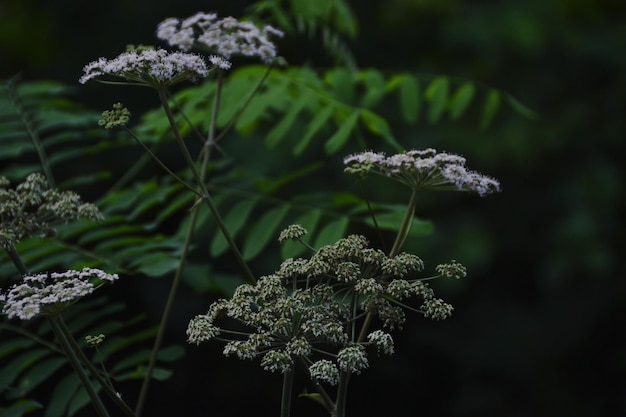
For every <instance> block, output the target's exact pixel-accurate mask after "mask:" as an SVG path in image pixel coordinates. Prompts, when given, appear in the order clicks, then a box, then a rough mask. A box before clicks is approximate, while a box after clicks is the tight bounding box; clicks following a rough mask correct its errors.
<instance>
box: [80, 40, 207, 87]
mask: <svg viewBox="0 0 626 417" xmlns="http://www.w3.org/2000/svg"><path fill="white" fill-rule="evenodd" d="M83 72H84V74H83V76H82V77H81V78H80V80H79V81H80V83H81V84H85V83H86V82H87V81H89V80H92V79H95V78H99V77H111V78H113V79H115V80H121V81H123V82H127V83H131V84H138V85H148V86H151V87H155V88H160V87H167V86H170V85H172V84H176V83H179V82H182V81H186V80H190V81H193V82H196V81H198V80H199V79H201V78H205V77H206V76H207V75H208V74H209V69H208V66H207V64H206V62H205V61H204V59H202V57H200V56H199V55H196V54H191V53H185V52H168V51H166V50H164V49H142V50H135V51H129V52H124V53H122V54H120V55H118V56H117V57H115V58H114V59H111V60H109V59H106V58H100V59H98V60H97V61H93V62H90V63H89V64H87V65H85V67H84V68H83Z"/></svg>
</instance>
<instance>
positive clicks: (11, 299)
mask: <svg viewBox="0 0 626 417" xmlns="http://www.w3.org/2000/svg"><path fill="white" fill-rule="evenodd" d="M118 278H119V277H118V275H117V274H107V273H106V272H104V271H102V270H100V269H94V268H83V269H82V270H81V271H75V270H69V271H66V272H60V273H57V272H52V273H47V274H35V275H25V276H24V277H23V278H22V282H20V283H18V284H15V285H13V286H12V287H11V288H9V290H8V291H7V292H6V293H0V303H2V304H4V306H3V307H2V313H4V314H6V315H7V316H8V317H9V318H10V319H11V318H14V317H17V318H19V319H21V320H30V319H31V318H33V317H35V316H37V315H40V314H43V315H45V314H55V313H57V312H59V311H61V310H62V309H63V308H64V307H65V306H67V305H68V304H69V303H71V302H73V301H75V300H77V299H79V298H81V297H84V296H85V295H88V294H91V293H92V292H93V291H94V290H95V289H96V288H97V287H99V286H100V285H102V284H104V283H107V282H109V283H110V282H113V281H115V280H117V279H118Z"/></svg>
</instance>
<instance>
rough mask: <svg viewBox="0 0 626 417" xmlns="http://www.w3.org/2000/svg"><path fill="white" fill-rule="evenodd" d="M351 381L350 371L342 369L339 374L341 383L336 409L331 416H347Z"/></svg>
mask: <svg viewBox="0 0 626 417" xmlns="http://www.w3.org/2000/svg"><path fill="white" fill-rule="evenodd" d="M349 381H350V373H349V372H347V371H342V372H341V374H340V375H339V385H338V386H337V399H336V402H335V409H334V410H333V412H332V413H331V417H345V415H346V400H347V396H348V382H349Z"/></svg>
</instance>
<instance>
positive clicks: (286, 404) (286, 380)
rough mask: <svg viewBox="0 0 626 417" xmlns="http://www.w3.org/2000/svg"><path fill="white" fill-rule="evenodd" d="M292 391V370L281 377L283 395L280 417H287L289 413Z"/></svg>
mask: <svg viewBox="0 0 626 417" xmlns="http://www.w3.org/2000/svg"><path fill="white" fill-rule="evenodd" d="M292 390H293V369H290V370H288V371H286V372H285V374H284V375H283V393H282V399H281V403H280V417H289V414H290V413H291V392H292Z"/></svg>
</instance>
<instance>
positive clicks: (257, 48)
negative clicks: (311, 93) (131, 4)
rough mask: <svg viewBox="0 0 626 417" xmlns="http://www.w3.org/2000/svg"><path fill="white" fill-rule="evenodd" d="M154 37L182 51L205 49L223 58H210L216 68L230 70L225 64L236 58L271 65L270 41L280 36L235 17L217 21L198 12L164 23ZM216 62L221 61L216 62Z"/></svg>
mask: <svg viewBox="0 0 626 417" xmlns="http://www.w3.org/2000/svg"><path fill="white" fill-rule="evenodd" d="M156 35H157V38H159V39H162V40H164V41H166V42H167V43H168V45H170V46H173V47H176V48H180V49H182V50H183V51H188V50H190V49H191V48H192V47H193V46H196V45H200V46H204V47H206V48H208V49H209V50H211V51H213V52H215V53H217V54H219V55H221V56H222V57H224V58H225V59H223V58H220V57H213V58H212V62H213V61H215V62H213V63H214V64H215V65H217V66H219V67H220V68H222V69H229V68H230V63H229V62H228V61H226V60H227V59H230V58H231V57H232V56H235V55H243V56H246V57H259V58H260V59H261V60H262V61H263V62H265V63H267V64H271V63H272V61H273V60H274V58H275V57H276V46H275V45H274V43H273V42H272V41H270V37H271V36H276V37H282V36H283V32H281V31H280V30H278V29H275V28H273V27H272V26H269V25H266V26H264V27H263V28H262V29H259V28H258V27H257V26H256V25H255V24H254V23H252V22H245V21H239V20H237V19H235V18H234V17H225V18H222V19H218V17H217V14H215V13H204V12H198V13H196V14H194V15H193V16H190V17H188V18H186V19H179V18H176V17H170V18H168V19H165V20H164V21H162V22H161V23H159V25H158V27H157V33H156ZM219 59H223V61H219V62H218V60H219Z"/></svg>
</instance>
